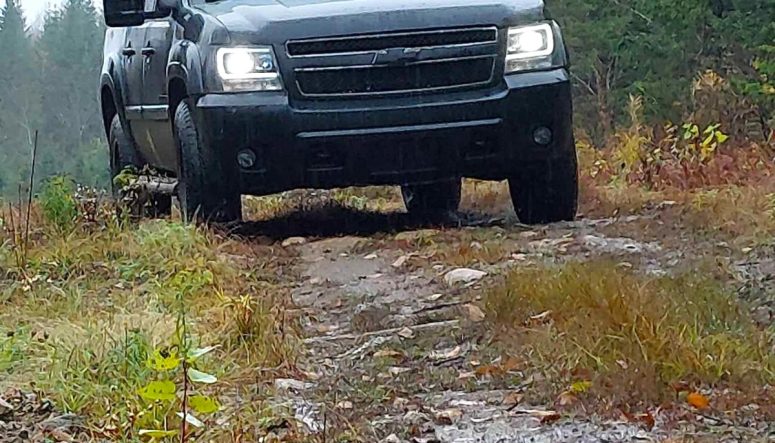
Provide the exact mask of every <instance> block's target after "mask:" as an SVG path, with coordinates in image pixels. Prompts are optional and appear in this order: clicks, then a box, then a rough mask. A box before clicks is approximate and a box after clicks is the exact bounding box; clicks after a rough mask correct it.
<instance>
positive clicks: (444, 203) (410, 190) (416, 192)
mask: <svg viewBox="0 0 775 443" xmlns="http://www.w3.org/2000/svg"><path fill="white" fill-rule="evenodd" d="M461 186H462V184H461V182H460V179H459V178H458V179H454V180H448V181H443V182H438V183H431V184H426V185H408V186H402V187H401V195H402V196H403V197H404V205H405V206H406V210H407V211H409V213H410V214H413V215H420V216H424V217H428V216H440V215H446V214H449V213H452V212H455V211H457V209H458V206H460V188H461Z"/></svg>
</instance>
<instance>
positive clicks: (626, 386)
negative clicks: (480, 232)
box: [485, 262, 775, 405]
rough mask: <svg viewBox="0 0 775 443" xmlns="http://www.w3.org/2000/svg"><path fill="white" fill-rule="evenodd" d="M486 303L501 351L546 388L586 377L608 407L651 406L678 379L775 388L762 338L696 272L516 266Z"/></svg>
mask: <svg viewBox="0 0 775 443" xmlns="http://www.w3.org/2000/svg"><path fill="white" fill-rule="evenodd" d="M485 302H486V307H487V312H488V316H489V317H490V318H491V319H492V322H493V325H494V327H495V328H497V330H499V331H501V332H500V333H499V334H498V336H499V337H500V338H501V340H502V341H503V342H504V343H506V344H507V345H511V346H508V350H509V351H510V352H512V353H513V354H516V355H518V356H520V357H522V358H523V359H524V360H525V361H528V362H530V363H529V364H531V365H535V366H538V367H541V368H543V370H544V371H545V372H546V375H547V376H548V377H549V378H548V380H549V381H550V383H554V386H558V385H559V386H567V385H568V384H570V383H572V382H574V381H578V380H579V378H581V379H582V380H588V381H592V383H593V391H592V392H593V393H594V394H596V395H599V396H601V398H606V399H607V400H606V401H609V402H613V403H616V402H617V401H619V402H622V403H626V404H630V405H632V404H636V403H638V402H640V401H644V402H650V403H654V402H660V401H662V400H665V399H667V398H669V397H670V396H671V395H672V394H673V391H672V390H671V389H670V385H671V384H672V383H678V382H680V383H688V384H689V385H694V386H712V387H730V388H735V389H740V390H743V391H752V390H753V391H756V390H759V389H760V388H761V387H762V386H764V385H766V384H770V385H771V384H772V383H775V354H773V353H772V349H771V348H770V346H772V343H768V336H767V335H766V333H764V332H762V331H759V330H757V329H756V327H755V326H754V325H753V324H752V322H751V320H750V319H749V318H748V316H747V314H746V310H745V308H744V307H743V306H740V305H739V303H738V302H737V301H736V299H735V297H734V294H729V293H728V292H727V291H725V290H724V289H722V287H721V286H719V284H717V283H715V282H713V281H711V280H710V279H708V278H703V277H702V274H701V273H699V274H696V275H694V276H680V277H662V278H651V277H645V276H639V275H636V274H634V273H632V272H630V271H625V270H622V269H619V268H617V266H616V264H615V263H609V262H598V263H595V262H592V263H571V264H567V265H563V266H561V267H557V268H555V267H541V268H535V269H522V270H517V271H514V272H512V273H511V274H509V275H508V276H507V277H506V278H505V280H504V281H503V283H502V284H501V285H499V286H497V287H495V288H493V289H491V290H489V291H488V292H487V294H486V297H485ZM555 394H556V392H555Z"/></svg>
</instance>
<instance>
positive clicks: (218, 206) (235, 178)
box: [174, 100, 242, 223]
mask: <svg viewBox="0 0 775 443" xmlns="http://www.w3.org/2000/svg"><path fill="white" fill-rule="evenodd" d="M174 134H175V143H176V144H177V147H178V200H180V211H181V213H182V215H183V220H184V221H185V222H189V223H190V222H194V221H196V222H205V223H207V222H213V223H228V222H237V221H240V220H242V202H241V199H240V197H241V196H240V192H239V170H238V169H237V161H236V158H231V157H229V156H228V154H223V153H215V152H213V150H212V149H207V147H206V145H205V144H204V143H203V142H202V139H201V137H200V136H199V132H198V131H197V128H196V125H195V123H194V118H193V116H192V114H191V108H190V106H189V104H188V103H187V101H186V100H183V101H181V102H180V104H179V105H178V107H177V109H176V110H175V120H174ZM219 154H220V155H219Z"/></svg>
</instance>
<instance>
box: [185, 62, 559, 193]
mask: <svg viewBox="0 0 775 443" xmlns="http://www.w3.org/2000/svg"><path fill="white" fill-rule="evenodd" d="M194 114H195V116H194V117H195V119H196V124H197V128H198V129H199V131H200V135H201V136H202V138H203V141H204V142H205V143H206V145H207V147H208V149H215V150H217V151H219V152H221V155H223V156H224V157H222V158H223V159H224V160H225V161H234V162H236V161H237V160H236V159H237V153H238V152H240V151H241V150H244V149H250V150H252V151H253V152H254V153H255V155H256V163H255V165H254V167H252V168H250V169H241V172H240V182H241V189H242V192H243V193H246V194H256V195H261V194H269V193H274V192H280V191H285V190H289V189H296V188H335V187H346V186H365V185H400V184H420V183H430V182H434V181H440V180H444V179H449V178H453V177H470V178H481V179H504V178H508V177H509V176H510V175H512V174H514V173H516V172H517V171H518V169H519V168H520V167H521V166H523V165H525V164H528V163H532V162H537V161H542V160H547V159H550V158H553V157H557V156H560V155H563V154H567V153H568V151H569V150H572V149H573V133H572V106H571V91H570V83H569V79H568V72H567V70H565V69H557V70H552V71H545V72H533V73H523V74H514V75H508V76H506V77H505V80H504V82H502V83H501V84H500V85H499V86H497V87H494V88H490V89H485V90H472V91H465V92H454V93H447V94H433V95H427V96H416V97H401V98H398V97H393V98H379V99H350V100H346V101H344V100H343V101H331V100H327V101H315V102H312V101H310V102H303V103H289V100H288V97H287V96H286V95H285V94H281V93H266V92H260V93H241V94H208V95H203V96H201V97H198V98H196V106H195V109H194ZM539 127H547V128H550V129H551V130H552V133H553V138H552V142H551V143H550V144H549V145H547V146H540V145H538V144H536V143H535V142H534V140H533V133H534V131H535V129H536V128H539Z"/></svg>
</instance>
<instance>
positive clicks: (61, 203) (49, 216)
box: [38, 176, 78, 232]
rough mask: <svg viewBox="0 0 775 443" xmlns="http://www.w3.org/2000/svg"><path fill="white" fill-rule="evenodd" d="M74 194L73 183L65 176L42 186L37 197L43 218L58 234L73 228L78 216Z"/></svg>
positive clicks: (53, 179)
mask: <svg viewBox="0 0 775 443" xmlns="http://www.w3.org/2000/svg"><path fill="white" fill-rule="evenodd" d="M74 194H75V184H74V183H73V181H72V180H71V179H70V178H68V177H65V176H57V177H53V178H51V179H49V180H48V181H46V182H45V183H44V184H43V189H42V190H41V193H40V195H39V197H38V198H39V201H40V206H41V209H42V210H43V216H44V218H45V219H46V221H47V222H48V223H49V224H51V225H53V226H54V228H55V229H57V230H58V231H60V232H65V231H69V230H72V228H73V227H74V224H75V220H76V217H77V216H78V203H77V202H76V201H75V196H74Z"/></svg>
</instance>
